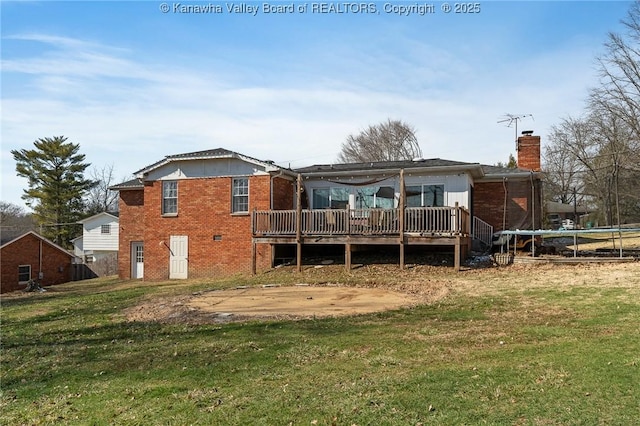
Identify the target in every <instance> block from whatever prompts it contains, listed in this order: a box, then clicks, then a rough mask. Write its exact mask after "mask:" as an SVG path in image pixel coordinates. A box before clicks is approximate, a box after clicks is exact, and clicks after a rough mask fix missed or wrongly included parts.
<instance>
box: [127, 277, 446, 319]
mask: <svg viewBox="0 0 640 426" xmlns="http://www.w3.org/2000/svg"><path fill="white" fill-rule="evenodd" d="M405 290H406V289H405ZM447 293H448V291H447V289H446V288H445V287H441V288H439V290H434V291H431V292H423V293H420V294H417V293H415V292H405V291H394V290H389V289H382V288H373V287H348V286H286V287H250V288H239V289H233V290H215V291H206V292H200V293H196V294H193V295H190V296H179V297H176V296H173V297H171V298H161V299H160V298H155V299H153V300H148V301H146V302H144V303H142V304H140V305H138V306H135V307H133V308H131V309H129V310H127V312H125V314H126V317H127V319H128V320H129V321H159V322H180V323H197V324H202V323H217V322H230V321H243V320H249V319H259V318H268V319H301V318H322V317H334V316H343V315H358V314H366V313H372V312H380V311H385V310H391V309H398V308H402V307H409V306H415V305H417V304H420V303H427V302H429V301H434V300H436V299H439V298H442V297H444V296H445V295H446V294H447Z"/></svg>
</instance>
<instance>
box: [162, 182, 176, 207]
mask: <svg viewBox="0 0 640 426" xmlns="http://www.w3.org/2000/svg"><path fill="white" fill-rule="evenodd" d="M162 214H163V215H177V214H178V181H176V180H166V181H163V182H162Z"/></svg>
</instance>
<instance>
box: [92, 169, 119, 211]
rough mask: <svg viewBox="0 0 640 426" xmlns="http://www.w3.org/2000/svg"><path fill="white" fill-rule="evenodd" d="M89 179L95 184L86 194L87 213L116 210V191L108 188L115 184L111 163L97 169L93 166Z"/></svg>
mask: <svg viewBox="0 0 640 426" xmlns="http://www.w3.org/2000/svg"><path fill="white" fill-rule="evenodd" d="M90 175H91V180H93V181H94V182H96V185H95V186H94V187H93V188H91V189H90V190H89V191H88V192H87V195H86V205H87V212H86V213H87V214H89V215H93V214H97V213H101V212H107V211H116V210H117V209H118V193H117V192H115V191H112V190H110V189H109V188H110V187H111V186H112V185H114V184H115V177H114V171H113V164H110V165H107V166H104V167H102V168H101V169H99V168H98V167H95V166H94V167H93V168H92V169H91V172H90Z"/></svg>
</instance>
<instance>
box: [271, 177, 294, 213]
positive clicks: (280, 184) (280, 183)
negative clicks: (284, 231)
mask: <svg viewBox="0 0 640 426" xmlns="http://www.w3.org/2000/svg"><path fill="white" fill-rule="evenodd" d="M295 188H296V184H295V182H294V181H291V180H288V179H283V178H278V177H277V178H274V179H273V209H274V210H291V209H293V208H294V198H295Z"/></svg>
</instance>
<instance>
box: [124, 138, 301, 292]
mask: <svg viewBox="0 0 640 426" xmlns="http://www.w3.org/2000/svg"><path fill="white" fill-rule="evenodd" d="M135 175H136V179H134V180H132V181H129V182H125V183H122V184H120V185H116V186H114V187H112V189H113V190H117V191H119V193H120V195H119V210H120V240H119V256H118V274H119V276H120V277H121V278H124V279H129V278H132V279H135V278H144V279H149V280H160V279H174V278H175V279H184V278H199V277H208V276H213V275H223V274H225V275H228V274H234V273H243V272H244V273H248V272H251V263H250V261H249V259H251V258H252V249H253V246H252V235H251V214H250V213H251V210H253V209H261V210H263V209H274V210H279V209H285V208H288V209H291V208H293V195H294V180H295V179H294V177H295V175H294V174H293V172H291V171H290V170H287V169H283V168H281V167H278V166H276V165H274V164H273V163H271V162H269V161H261V160H257V159H255V158H252V157H248V156H245V155H242V154H238V153H236V152H232V151H228V150H226V149H221V148H220V149H214V150H208V151H199V152H192V153H187V154H178V155H170V156H167V157H165V158H164V159H162V160H160V161H158V162H156V163H154V164H152V165H150V166H147V167H145V168H143V169H141V170H139V171H138V172H136V173H135ZM255 257H256V258H257V262H258V267H260V268H268V267H269V266H270V265H271V262H272V247H270V246H269V245H260V247H258V248H257V252H256V253H255Z"/></svg>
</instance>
